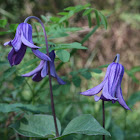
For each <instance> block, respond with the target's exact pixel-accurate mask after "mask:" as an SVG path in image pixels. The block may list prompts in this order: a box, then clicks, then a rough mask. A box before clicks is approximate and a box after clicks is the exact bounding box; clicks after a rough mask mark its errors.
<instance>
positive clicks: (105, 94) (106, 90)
mask: <svg viewBox="0 0 140 140" xmlns="http://www.w3.org/2000/svg"><path fill="white" fill-rule="evenodd" d="M123 74H124V67H123V65H121V64H119V63H115V62H113V63H111V64H110V65H109V66H108V68H107V72H106V75H105V78H104V80H103V82H101V84H99V85H98V86H96V87H94V88H92V89H89V90H87V91H85V92H82V93H80V94H82V95H85V96H94V100H95V101H99V100H100V99H101V100H103V101H112V103H115V102H116V101H118V102H119V104H120V105H121V106H122V107H124V108H125V109H128V110H130V108H129V107H128V106H127V105H126V103H125V101H124V99H123V96H122V89H121V82H122V78H123ZM101 90H102V94H101V96H100V97H99V96H97V95H96V94H98V93H99V92H100V91H101Z"/></svg>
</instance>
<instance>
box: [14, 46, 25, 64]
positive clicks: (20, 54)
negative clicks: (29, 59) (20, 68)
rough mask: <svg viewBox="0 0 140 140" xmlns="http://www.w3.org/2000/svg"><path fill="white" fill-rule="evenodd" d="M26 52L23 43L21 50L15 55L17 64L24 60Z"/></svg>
mask: <svg viewBox="0 0 140 140" xmlns="http://www.w3.org/2000/svg"><path fill="white" fill-rule="evenodd" d="M25 52H26V46H24V45H23V44H22V46H21V48H20V50H19V51H18V52H16V57H15V62H14V64H15V65H18V64H19V63H20V62H21V61H22V59H23V57H24V55H25Z"/></svg>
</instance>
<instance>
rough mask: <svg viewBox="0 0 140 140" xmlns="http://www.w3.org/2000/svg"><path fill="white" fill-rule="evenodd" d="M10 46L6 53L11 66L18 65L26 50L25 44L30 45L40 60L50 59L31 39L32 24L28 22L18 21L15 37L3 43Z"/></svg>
mask: <svg viewBox="0 0 140 140" xmlns="http://www.w3.org/2000/svg"><path fill="white" fill-rule="evenodd" d="M4 45H10V46H11V47H12V49H11V51H10V52H9V54H8V60H9V63H10V65H11V66H13V65H18V64H19V63H20V62H21V61H22V59H23V57H24V55H25V52H26V49H27V46H28V47H30V48H31V49H32V51H33V53H34V54H35V55H36V56H37V57H38V58H40V59H42V60H47V61H51V60H50V58H49V57H48V56H47V55H46V54H44V53H42V52H40V51H39V50H38V48H40V47H38V46H36V45H34V43H33V40H32V26H31V25H30V24H28V23H20V24H19V25H18V27H17V30H16V34H15V38H14V39H13V40H11V41H8V42H6V43H4Z"/></svg>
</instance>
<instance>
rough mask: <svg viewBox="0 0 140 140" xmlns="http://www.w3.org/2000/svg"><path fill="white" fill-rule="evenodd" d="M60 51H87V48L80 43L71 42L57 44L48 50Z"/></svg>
mask: <svg viewBox="0 0 140 140" xmlns="http://www.w3.org/2000/svg"><path fill="white" fill-rule="evenodd" d="M61 49H87V48H86V47H84V46H82V45H81V43H78V42H73V43H69V44H58V45H56V46H55V47H52V48H50V49H49V51H52V50H61Z"/></svg>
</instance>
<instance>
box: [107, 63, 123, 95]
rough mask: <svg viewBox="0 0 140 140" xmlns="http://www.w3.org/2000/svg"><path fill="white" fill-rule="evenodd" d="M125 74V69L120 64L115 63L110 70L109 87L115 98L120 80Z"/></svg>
mask: <svg viewBox="0 0 140 140" xmlns="http://www.w3.org/2000/svg"><path fill="white" fill-rule="evenodd" d="M123 74H124V67H123V66H122V65H121V64H119V63H115V64H114V65H113V66H112V67H111V70H110V74H109V75H108V81H109V82H108V84H109V85H108V86H109V93H110V95H111V96H112V97H115V92H116V88H117V86H118V83H119V80H120V78H122V77H123Z"/></svg>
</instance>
